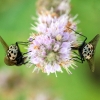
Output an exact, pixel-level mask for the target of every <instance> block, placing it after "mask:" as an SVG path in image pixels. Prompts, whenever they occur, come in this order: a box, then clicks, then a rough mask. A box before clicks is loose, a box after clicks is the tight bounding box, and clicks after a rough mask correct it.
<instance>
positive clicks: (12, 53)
mask: <svg viewBox="0 0 100 100" xmlns="http://www.w3.org/2000/svg"><path fill="white" fill-rule="evenodd" d="M0 42H1V44H2V46H3V47H4V50H5V52H6V56H5V57H4V62H5V64H6V65H8V66H13V65H16V66H21V65H23V64H26V63H28V61H26V59H27V57H26V56H25V54H27V53H28V52H26V53H22V52H21V50H20V48H19V45H18V44H21V45H28V43H29V42H16V43H15V44H12V45H10V46H8V45H7V43H6V42H5V41H4V40H3V38H2V37H1V36H0Z"/></svg>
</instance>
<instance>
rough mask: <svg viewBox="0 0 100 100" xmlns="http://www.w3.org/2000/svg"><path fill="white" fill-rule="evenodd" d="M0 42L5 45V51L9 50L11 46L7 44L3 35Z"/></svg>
mask: <svg viewBox="0 0 100 100" xmlns="http://www.w3.org/2000/svg"><path fill="white" fill-rule="evenodd" d="M0 42H1V44H2V45H3V47H4V49H5V51H6V52H7V50H8V49H9V46H8V45H7V43H6V42H5V41H4V40H3V38H2V37H1V36H0Z"/></svg>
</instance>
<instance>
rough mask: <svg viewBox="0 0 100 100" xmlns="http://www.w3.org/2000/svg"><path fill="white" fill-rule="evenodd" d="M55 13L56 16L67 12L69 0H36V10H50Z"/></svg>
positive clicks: (68, 10)
mask: <svg viewBox="0 0 100 100" xmlns="http://www.w3.org/2000/svg"><path fill="white" fill-rule="evenodd" d="M51 9H53V12H55V13H57V14H58V16H60V15H62V14H65V13H66V14H69V12H70V0H38V1H37V11H38V12H39V13H41V11H44V12H45V11H50V10H51Z"/></svg>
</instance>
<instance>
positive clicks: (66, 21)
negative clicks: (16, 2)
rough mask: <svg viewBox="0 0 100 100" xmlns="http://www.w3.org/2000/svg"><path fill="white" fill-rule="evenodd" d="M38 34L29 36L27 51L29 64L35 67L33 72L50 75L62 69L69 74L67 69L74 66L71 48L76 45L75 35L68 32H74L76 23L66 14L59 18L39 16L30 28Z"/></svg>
mask: <svg viewBox="0 0 100 100" xmlns="http://www.w3.org/2000/svg"><path fill="white" fill-rule="evenodd" d="M32 28H33V29H34V30H35V31H36V32H37V33H38V34H37V35H35V36H34V35H33V34H32V35H31V36H30V38H29V40H33V41H30V44H29V47H28V51H31V52H30V53H28V57H29V59H30V61H29V63H30V64H31V65H35V69H34V70H42V71H43V72H44V73H47V74H48V75H49V74H50V73H56V72H63V71H62V68H64V69H66V71H67V72H68V73H69V74H71V72H70V70H69V67H72V68H73V66H76V65H75V64H74V61H73V56H74V54H73V52H72V50H71V47H73V46H75V45H77V44H78V42H77V38H78V37H77V35H76V34H75V33H74V32H73V31H72V30H70V29H69V28H72V29H74V30H76V23H75V22H73V19H71V18H69V17H68V16H67V15H66V14H64V15H62V16H60V17H57V16H55V17H52V15H50V14H48V15H45V14H44V15H43V14H42V15H39V17H38V23H36V26H33V27H32Z"/></svg>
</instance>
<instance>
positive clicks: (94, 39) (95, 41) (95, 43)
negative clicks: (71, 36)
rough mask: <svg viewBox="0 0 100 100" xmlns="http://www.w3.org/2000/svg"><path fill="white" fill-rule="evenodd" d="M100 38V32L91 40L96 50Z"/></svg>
mask: <svg viewBox="0 0 100 100" xmlns="http://www.w3.org/2000/svg"><path fill="white" fill-rule="evenodd" d="M99 39H100V34H97V35H96V36H95V37H94V38H93V39H92V40H91V41H90V42H89V43H90V44H92V45H93V47H94V50H95V48H96V45H97V43H98V41H99Z"/></svg>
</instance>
